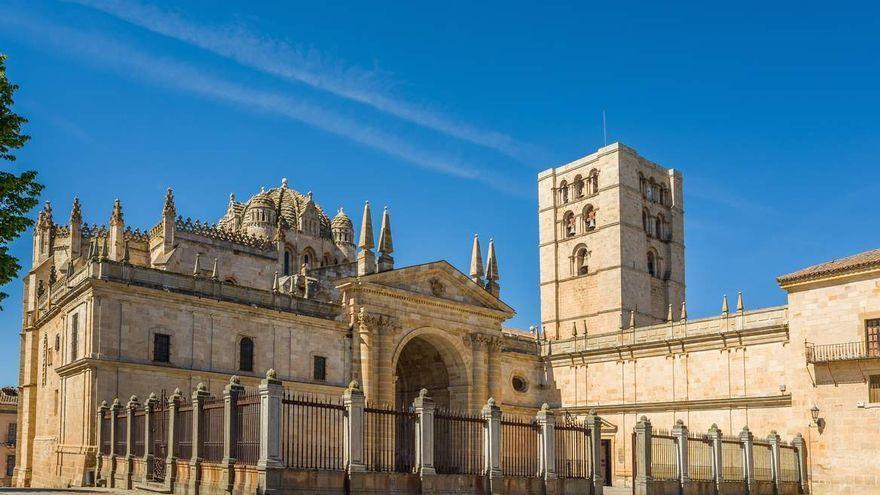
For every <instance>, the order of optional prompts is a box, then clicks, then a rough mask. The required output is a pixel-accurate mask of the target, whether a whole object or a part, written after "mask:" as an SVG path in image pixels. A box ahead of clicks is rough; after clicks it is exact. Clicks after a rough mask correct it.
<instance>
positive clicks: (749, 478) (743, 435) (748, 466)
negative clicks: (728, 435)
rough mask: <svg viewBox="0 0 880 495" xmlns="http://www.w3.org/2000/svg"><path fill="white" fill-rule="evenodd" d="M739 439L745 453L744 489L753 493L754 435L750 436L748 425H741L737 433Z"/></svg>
mask: <svg viewBox="0 0 880 495" xmlns="http://www.w3.org/2000/svg"><path fill="white" fill-rule="evenodd" d="M739 441H740V442H742V444H743V452H744V453H745V457H744V458H743V469H744V470H745V478H746V489H747V490H748V493H754V491H755V458H754V457H753V453H752V448H753V445H754V443H753V442H754V437H753V436H752V432H750V431H749V427H748V426H743V429H742V431H741V432H740V433H739Z"/></svg>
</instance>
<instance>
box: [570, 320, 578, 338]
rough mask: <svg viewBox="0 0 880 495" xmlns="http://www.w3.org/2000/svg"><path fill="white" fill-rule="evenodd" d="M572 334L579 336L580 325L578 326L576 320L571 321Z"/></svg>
mask: <svg viewBox="0 0 880 495" xmlns="http://www.w3.org/2000/svg"><path fill="white" fill-rule="evenodd" d="M571 336H572V337H577V336H578V326H577V322H575V321H573V322H571Z"/></svg>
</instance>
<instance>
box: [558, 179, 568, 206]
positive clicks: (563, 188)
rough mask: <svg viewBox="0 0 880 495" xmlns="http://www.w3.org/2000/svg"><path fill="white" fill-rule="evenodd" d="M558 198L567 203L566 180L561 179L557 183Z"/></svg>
mask: <svg viewBox="0 0 880 495" xmlns="http://www.w3.org/2000/svg"><path fill="white" fill-rule="evenodd" d="M559 199H560V201H562V202H563V203H568V182H565V181H562V182H561V183H560V184H559Z"/></svg>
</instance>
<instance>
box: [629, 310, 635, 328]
mask: <svg viewBox="0 0 880 495" xmlns="http://www.w3.org/2000/svg"><path fill="white" fill-rule="evenodd" d="M635 327H636V310H632V311H630V312H629V328H630V329H633V328H635Z"/></svg>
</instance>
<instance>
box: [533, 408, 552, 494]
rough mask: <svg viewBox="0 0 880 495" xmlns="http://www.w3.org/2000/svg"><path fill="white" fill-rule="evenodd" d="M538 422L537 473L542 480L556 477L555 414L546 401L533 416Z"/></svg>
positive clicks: (550, 479)
mask: <svg viewBox="0 0 880 495" xmlns="http://www.w3.org/2000/svg"><path fill="white" fill-rule="evenodd" d="M535 421H537V423H538V432H539V433H538V473H539V474H540V475H541V477H542V478H544V481H552V480H555V479H556V415H555V414H553V411H551V410H550V405H549V404H547V403H546V402H545V403H544V404H543V405H542V406H541V410H540V411H538V414H537V416H535Z"/></svg>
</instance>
